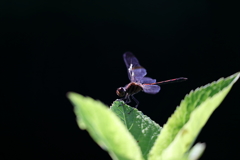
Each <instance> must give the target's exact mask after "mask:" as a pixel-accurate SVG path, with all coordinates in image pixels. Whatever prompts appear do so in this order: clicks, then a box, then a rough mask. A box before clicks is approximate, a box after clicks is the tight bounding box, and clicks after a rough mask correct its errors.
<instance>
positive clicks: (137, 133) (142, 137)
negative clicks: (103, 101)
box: [110, 100, 161, 159]
mask: <svg viewBox="0 0 240 160" xmlns="http://www.w3.org/2000/svg"><path fill="white" fill-rule="evenodd" d="M110 109H111V110H112V111H113V112H115V113H116V115H117V116H118V117H119V118H120V119H121V120H122V122H123V124H124V125H125V126H126V127H127V129H128V130H129V132H130V133H131V134H132V135H133V137H134V138H135V140H136V141H137V142H138V145H139V147H140V148H141V151H142V154H143V157H144V159H147V156H148V154H149V151H150V149H151V148H152V146H153V144H154V143H155V140H156V139H157V137H158V135H159V133H160V131H161V127H160V126H159V125H158V124H157V123H155V122H154V121H152V120H151V119H150V118H149V117H147V116H146V115H143V113H142V112H140V111H138V110H137V109H135V108H132V107H130V106H128V105H126V104H125V103H124V102H123V101H119V100H116V101H115V102H114V103H113V104H112V106H111V108H110Z"/></svg>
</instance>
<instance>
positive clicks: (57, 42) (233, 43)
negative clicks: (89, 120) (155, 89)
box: [0, 0, 240, 160]
mask: <svg viewBox="0 0 240 160" xmlns="http://www.w3.org/2000/svg"><path fill="white" fill-rule="evenodd" d="M0 16H1V17H0V18H1V19H0V20H1V25H0V26H1V31H0V34H1V35H0V45H1V46H0V48H1V51H0V53H1V64H2V67H1V70H2V74H1V75H2V76H1V79H2V80H3V81H2V88H3V89H4V90H2V91H3V92H2V96H1V104H2V105H1V108H2V109H1V126H2V127H1V132H2V133H3V136H2V138H3V140H2V142H1V145H3V147H1V148H2V152H3V153H2V154H1V156H3V157H2V158H1V159H2V160H5V159H14V160H16V159H23V158H25V159H27V158H31V159H46V158H51V159H69V160H71V159H110V157H109V155H108V154H107V152H105V151H103V150H102V149H101V148H100V147H99V146H98V145H97V144H96V143H95V142H94V141H93V140H92V139H91V137H90V136H89V135H88V133H87V132H86V131H83V130H80V129H79V128H78V126H77V124H76V121H75V115H74V113H73V107H72V105H71V104H70V102H69V101H68V99H67V98H66V93H67V92H68V91H74V92H77V93H80V94H83V95H87V96H90V97H92V98H94V99H99V100H101V101H102V102H103V103H105V104H106V105H108V106H110V105H111V103H112V102H113V101H114V100H115V99H116V98H117V95H116V94H115V91H116V89H117V88H118V87H120V86H124V85H125V84H127V83H128V82H129V80H128V77H127V70H126V67H125V65H124V62H123V59H122V54H123V53H124V52H126V51H131V52H133V53H134V54H135V55H136V56H137V57H138V59H139V61H140V62H141V65H142V66H144V67H145V68H146V69H147V70H148V76H150V77H153V78H156V79H157V80H159V81H161V80H166V79H170V78H176V77H188V79H189V80H188V81H186V82H183V83H176V84H169V85H166V86H162V89H161V92H160V93H158V94H156V95H148V94H145V93H140V94H138V95H136V98H137V99H139V100H140V106H139V110H141V111H142V112H143V113H144V114H146V115H148V116H149V117H151V118H152V119H153V120H154V121H155V122H157V123H159V124H160V125H161V126H162V125H163V124H164V123H165V122H166V121H167V118H168V117H169V116H170V115H171V114H172V113H173V112H174V110H175V108H176V106H177V105H178V104H179V103H180V101H181V100H182V99H183V98H184V96H185V95H186V94H187V93H189V92H190V91H191V90H193V89H196V88H197V87H200V86H202V85H205V84H207V83H210V82H212V81H215V80H218V79H219V78H220V77H227V76H229V75H232V74H234V73H236V72H237V71H239V70H240V63H239V60H240V47H239V42H240V41H239V37H240V34H239V28H240V25H239V23H238V22H239V8H238V7H237V5H236V4H233V3H230V1H228V2H223V1H213V0H210V1H204V0H201V1H200V0H198V1H190V0H185V1H177V0H173V1H165V0H161V1H157V0H155V1H137V0H135V1H90V0H84V1H83V0H78V1H76V0H67V1H63V0H59V1H43V0H42V1H30V0H29V1H27V0H25V1H24V0H22V1H19V0H15V1H1V5H0ZM239 89H240V84H239V82H237V83H236V84H235V85H234V87H233V88H232V90H231V91H230V93H229V94H228V96H227V97H226V99H225V100H224V101H223V102H222V104H221V105H220V106H219V108H218V109H217V110H216V111H215V112H214V113H213V115H212V116H211V118H210V120H209V122H208V123H207V124H206V126H205V127H204V128H203V130H202V131H201V133H200V135H199V136H198V138H197V139H196V142H206V143H207V148H206V151H205V153H204V154H203V156H202V159H203V160H204V159H236V158H235V157H238V156H239V149H238V148H237V146H238V145H239V142H240V141H239V134H240V131H239V130H238V129H239V122H240V118H239V115H240V113H239V111H240V110H239V107H240V103H239V97H240V96H239V93H240V91H239ZM133 105H134V104H133Z"/></svg>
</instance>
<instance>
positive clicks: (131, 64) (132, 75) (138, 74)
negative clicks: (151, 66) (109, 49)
mask: <svg viewBox="0 0 240 160" xmlns="http://www.w3.org/2000/svg"><path fill="white" fill-rule="evenodd" d="M123 59H124V62H125V64H126V67H127V69H128V78H129V79H130V81H132V82H140V81H141V79H142V78H143V77H144V76H145V75H146V74H147V71H146V69H145V68H143V67H142V66H141V65H140V64H139V62H138V60H137V58H136V57H135V56H134V55H133V54H132V53H131V52H126V53H124V54H123Z"/></svg>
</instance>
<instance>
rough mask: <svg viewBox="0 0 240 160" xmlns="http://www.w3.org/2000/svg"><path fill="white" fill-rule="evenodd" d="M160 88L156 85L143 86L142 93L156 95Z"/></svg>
mask: <svg viewBox="0 0 240 160" xmlns="http://www.w3.org/2000/svg"><path fill="white" fill-rule="evenodd" d="M160 89H161V88H160V86H158V85H143V91H144V92H145V93H149V94H156V93H158V92H159V91H160Z"/></svg>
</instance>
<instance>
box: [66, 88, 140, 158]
mask: <svg viewBox="0 0 240 160" xmlns="http://www.w3.org/2000/svg"><path fill="white" fill-rule="evenodd" d="M68 98H69V99H70V101H71V102H72V104H73V105H74V112H75V114H76V117H77V122H78V125H79V127H80V128H81V129H86V130H87V131H88V132H89V134H90V135H91V136H92V138H93V139H94V140H95V141H96V142H97V143H98V144H99V145H100V146H101V147H102V148H103V149H105V150H107V151H108V152H109V154H110V156H111V157H112V158H113V159H116V160H142V159H143V157H142V153H141V150H140V148H139V147H138V144H137V142H136V141H135V140H134V138H133V136H132V135H131V134H130V133H129V132H128V130H127V128H126V127H125V126H124V125H123V123H122V122H121V120H119V118H118V117H117V116H116V115H115V114H114V113H113V112H112V111H110V110H109V108H108V107H106V106H105V105H104V104H103V103H101V102H100V101H95V100H93V99H92V98H89V97H84V96H82V95H80V94H77V93H73V92H70V93H69V94H68ZM79 149H80V148H79ZM93 154H94V153H93Z"/></svg>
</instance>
